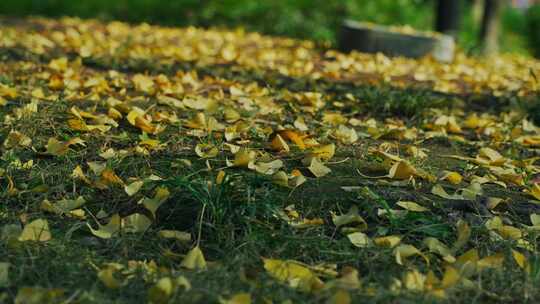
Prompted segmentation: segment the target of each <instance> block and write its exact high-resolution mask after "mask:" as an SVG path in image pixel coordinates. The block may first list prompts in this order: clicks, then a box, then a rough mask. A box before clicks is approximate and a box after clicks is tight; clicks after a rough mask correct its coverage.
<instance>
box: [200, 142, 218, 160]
mask: <svg viewBox="0 0 540 304" xmlns="http://www.w3.org/2000/svg"><path fill="white" fill-rule="evenodd" d="M195 153H196V154H197V155H198V156H199V157H200V158H213V157H216V156H217V155H218V153H219V150H218V148H217V147H215V146H214V145H212V144H197V145H196V146H195Z"/></svg>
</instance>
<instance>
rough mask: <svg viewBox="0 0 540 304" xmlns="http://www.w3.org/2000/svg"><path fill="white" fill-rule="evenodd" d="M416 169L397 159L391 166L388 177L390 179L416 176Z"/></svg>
mask: <svg viewBox="0 0 540 304" xmlns="http://www.w3.org/2000/svg"><path fill="white" fill-rule="evenodd" d="M417 175H418V171H417V170H416V168H414V167H413V166H412V165H411V164H410V163H408V162H406V161H398V162H396V163H395V164H394V165H393V166H392V167H391V168H390V172H389V173H388V177H390V178H392V179H409V178H411V177H414V176H417Z"/></svg>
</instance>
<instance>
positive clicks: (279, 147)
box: [270, 134, 290, 152]
mask: <svg viewBox="0 0 540 304" xmlns="http://www.w3.org/2000/svg"><path fill="white" fill-rule="evenodd" d="M270 147H271V148H272V150H275V151H285V152H289V151H290V148H289V145H287V142H285V140H284V139H283V137H281V135H279V134H277V135H276V136H275V137H274V139H272V142H271V143H270Z"/></svg>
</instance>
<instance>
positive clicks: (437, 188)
mask: <svg viewBox="0 0 540 304" xmlns="http://www.w3.org/2000/svg"><path fill="white" fill-rule="evenodd" d="M431 193H432V194H435V195H437V196H440V197H442V198H445V199H449V200H465V198H464V197H463V196H462V195H459V194H452V195H450V194H448V193H447V192H446V190H444V188H443V187H442V186H441V185H435V186H433V188H431Z"/></svg>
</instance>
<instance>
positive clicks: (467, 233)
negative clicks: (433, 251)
mask: <svg viewBox="0 0 540 304" xmlns="http://www.w3.org/2000/svg"><path fill="white" fill-rule="evenodd" d="M457 231H458V237H457V240H456V242H455V243H454V245H452V252H454V253H455V252H457V251H458V250H459V249H461V248H463V246H465V244H467V242H468V241H469V239H470V238H471V227H469V224H468V223H467V222H466V221H464V220H459V221H458V222H457Z"/></svg>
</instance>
